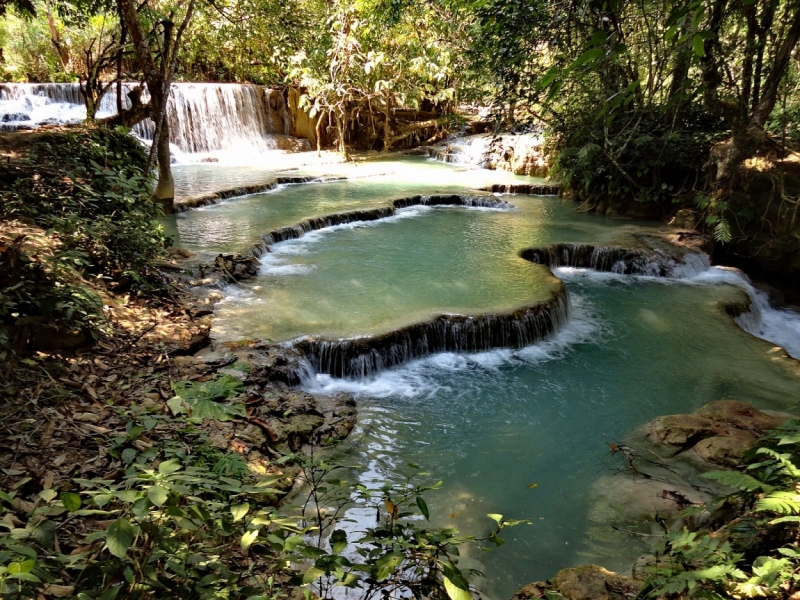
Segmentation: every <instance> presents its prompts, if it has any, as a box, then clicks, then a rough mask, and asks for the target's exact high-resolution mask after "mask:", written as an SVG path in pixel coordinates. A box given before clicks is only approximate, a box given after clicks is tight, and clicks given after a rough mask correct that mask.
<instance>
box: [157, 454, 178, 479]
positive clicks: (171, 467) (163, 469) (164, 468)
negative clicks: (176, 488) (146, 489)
mask: <svg viewBox="0 0 800 600" xmlns="http://www.w3.org/2000/svg"><path fill="white" fill-rule="evenodd" d="M180 470H181V461H180V460H178V459H177V458H171V459H169V460H165V461H164V462H162V463H161V464H160V465H158V472H159V473H161V474H162V475H169V474H170V473H175V472H176V471H180Z"/></svg>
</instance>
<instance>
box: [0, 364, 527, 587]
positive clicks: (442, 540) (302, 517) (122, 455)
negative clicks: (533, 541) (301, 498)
mask: <svg viewBox="0 0 800 600" xmlns="http://www.w3.org/2000/svg"><path fill="white" fill-rule="evenodd" d="M174 387H175V390H176V393H177V394H178V395H177V396H176V397H175V398H173V399H172V400H171V401H170V403H169V405H170V407H171V408H172V409H173V410H174V409H175V407H180V409H181V410H178V411H177V413H178V414H177V415H176V416H173V415H166V414H158V413H152V412H147V411H145V410H143V409H135V408H130V409H120V411H121V412H120V416H121V417H123V421H124V422H125V427H124V431H123V430H119V431H118V433H117V434H116V435H114V436H112V437H111V438H110V440H109V445H108V447H107V452H108V454H109V455H110V456H112V457H114V458H115V459H116V461H117V462H116V465H117V466H116V471H114V472H113V473H112V474H110V475H109V476H107V477H104V478H93V479H85V478H81V477H74V478H72V479H69V480H65V481H63V482H61V483H59V484H58V485H57V486H56V487H51V488H48V489H44V490H41V491H38V493H36V490H31V486H30V484H31V483H32V481H31V480H30V479H23V480H22V481H19V482H17V484H16V485H15V486H14V488H13V489H9V490H6V491H0V514H2V519H0V528H3V529H5V530H6V531H5V533H4V535H1V536H0V595H2V597H3V598H9V599H10V600H22V599H26V598H34V597H38V596H39V595H40V594H43V595H45V596H55V597H71V598H76V599H77V600H91V599H97V600H114V599H115V598H132V599H135V598H165V599H166V598H176V599H177V598H197V599H199V600H203V599H222V598H248V599H249V600H276V599H278V598H284V597H288V596H289V595H290V593H291V590H292V588H296V587H301V588H304V590H305V595H306V597H310V596H311V593H313V594H315V595H316V596H317V597H321V598H332V597H338V596H337V592H336V591H335V590H336V589H337V588H341V587H342V586H344V587H347V588H349V589H350V590H352V591H353V592H360V595H361V597H362V598H364V599H367V598H377V597H379V596H380V597H397V596H398V595H402V596H404V597H405V596H407V595H408V594H409V593H411V594H413V595H414V596H415V597H417V598H421V597H427V598H441V599H445V598H449V599H450V600H469V599H470V598H471V594H470V586H469V583H468V578H469V576H470V575H471V574H472V572H471V571H466V572H464V571H462V570H460V569H459V567H458V566H457V561H458V546H460V545H462V544H465V543H468V544H469V543H471V544H482V543H484V542H490V543H493V544H495V545H498V546H499V545H501V544H502V543H503V541H502V539H500V538H499V537H498V535H497V534H498V533H499V532H500V530H501V529H502V528H504V527H507V526H511V525H515V524H517V523H518V522H516V521H504V520H503V519H502V517H501V516H500V515H489V517H490V518H491V519H493V520H494V522H495V526H494V528H493V531H492V532H491V533H490V534H489V535H488V536H487V537H486V538H484V539H482V540H477V539H475V538H472V537H464V536H459V535H458V532H457V531H455V530H453V529H437V528H431V527H428V526H426V525H425V524H424V522H423V521H422V518H423V517H424V519H428V518H429V511H428V506H427V503H426V502H425V500H424V499H423V494H424V493H425V492H427V491H429V490H432V489H435V488H437V487H438V486H439V483H436V484H433V485H420V484H417V483H415V481H414V480H415V479H417V478H421V477H426V478H427V477H428V474H424V473H419V472H418V469H419V468H418V467H416V466H414V465H412V467H413V468H414V471H413V473H412V474H411V475H408V476H407V477H406V478H405V480H403V481H401V482H400V483H392V484H386V485H384V486H383V487H381V488H379V489H374V490H368V489H367V488H366V487H364V486H362V485H354V484H351V483H348V482H347V481H345V480H341V479H337V478H336V477H335V475H336V473H337V472H338V471H340V470H347V469H349V467H346V466H343V465H338V464H335V463H330V462H328V461H326V460H325V459H320V458H319V457H318V456H315V455H314V454H311V455H288V456H284V457H281V458H277V459H276V460H273V461H272V462H273V466H274V467H277V468H274V469H271V470H272V473H268V474H265V473H264V470H263V468H255V469H251V467H250V464H249V463H248V461H247V460H246V459H245V458H244V457H243V456H241V455H239V454H237V453H236V452H225V451H222V450H220V449H219V448H218V447H216V446H214V445H213V443H212V441H211V440H210V438H209V437H208V435H207V434H206V431H207V430H208V428H209V426H211V427H213V426H215V423H217V417H218V416H222V417H223V420H226V419H228V418H240V417H239V416H238V415H237V416H232V415H231V414H229V413H228V412H221V413H220V412H217V411H214V410H213V409H209V407H208V406H204V405H205V404H209V403H222V402H227V404H220V406H228V407H233V406H241V398H237V396H238V392H239V391H240V390H241V384H238V385H237V384H234V383H233V381H232V378H231V377H230V376H227V375H225V376H220V377H217V378H215V379H213V380H210V381H208V382H205V383H197V382H194V383H190V382H180V383H178V384H176V385H175V386H174ZM187 411H191V414H190V415H187ZM234 412H235V411H234ZM216 426H218V425H216ZM288 472H291V473H299V475H298V476H297V477H298V478H299V479H300V480H301V482H302V483H305V484H306V485H307V486H308V487H307V490H308V499H307V502H306V505H305V507H304V509H303V510H302V511H300V510H299V508H298V507H291V506H290V507H285V508H281V509H278V508H276V507H275V506H274V504H275V499H276V498H277V497H280V496H281V495H282V494H283V492H282V491H281V489H283V486H282V485H281V486H278V483H279V481H280V480H284V479H285V478H286V477H287V475H286V473H288ZM281 483H285V482H281ZM279 487H280V488H281V489H279ZM32 492H33V493H34V494H35V496H32V495H31V493H32ZM354 503H356V504H358V505H359V506H365V505H366V506H369V507H372V508H373V509H375V510H376V512H377V517H376V523H375V525H374V526H368V527H366V528H365V529H364V530H363V531H358V530H356V528H355V527H352V526H350V527H347V526H346V525H345V524H346V523H349V522H350V521H348V519H347V517H346V509H347V508H348V507H350V506H352V505H353V504H354ZM350 523H352V522H350ZM346 530H347V531H346Z"/></svg>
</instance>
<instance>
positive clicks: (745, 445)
mask: <svg viewBox="0 0 800 600" xmlns="http://www.w3.org/2000/svg"><path fill="white" fill-rule="evenodd" d="M756 439H757V437H756V436H755V435H753V434H752V433H750V432H749V431H744V430H743V429H736V428H731V429H729V430H728V431H727V432H726V434H725V435H718V436H714V437H710V438H706V439H704V440H701V441H700V442H698V443H697V444H696V445H695V446H694V448H693V450H694V451H695V453H696V454H697V455H698V456H699V457H700V458H702V459H703V460H705V461H706V462H709V463H711V464H714V465H719V466H721V467H730V468H733V467H737V466H739V465H740V464H742V461H743V459H744V453H745V452H747V450H749V449H750V448H751V447H752V446H753V444H754V443H755V441H756Z"/></svg>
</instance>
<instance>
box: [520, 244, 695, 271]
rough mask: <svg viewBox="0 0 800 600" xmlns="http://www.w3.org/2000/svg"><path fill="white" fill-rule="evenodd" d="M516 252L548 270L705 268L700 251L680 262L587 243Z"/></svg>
mask: <svg viewBox="0 0 800 600" xmlns="http://www.w3.org/2000/svg"><path fill="white" fill-rule="evenodd" d="M519 255H520V257H522V258H524V259H525V260H529V261H531V262H534V263H537V264H540V265H545V266H548V267H550V268H551V269H555V268H558V267H575V268H581V269H592V270H594V271H604V272H608V273H619V274H620V275H645V276H650V277H682V278H685V277H691V276H692V275H694V274H697V273H699V272H702V271H705V270H707V269H708V267H709V262H708V257H707V256H706V255H705V254H701V253H687V254H686V255H685V256H684V257H683V262H678V261H676V260H675V258H673V257H672V256H668V255H667V254H664V253H662V252H659V251H655V250H650V251H647V250H632V249H630V248H623V247H620V246H594V245H591V244H552V245H550V246H543V247H541V248H526V249H525V250H522V251H520V253H519Z"/></svg>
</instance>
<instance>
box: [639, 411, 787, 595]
mask: <svg viewBox="0 0 800 600" xmlns="http://www.w3.org/2000/svg"><path fill="white" fill-rule="evenodd" d="M798 464H800V421H788V422H787V423H785V424H784V425H782V426H781V427H779V428H777V429H775V430H773V431H772V432H770V434H769V435H768V436H765V438H763V439H762V443H761V445H760V447H759V448H757V449H756V450H754V451H752V456H751V458H750V460H749V463H748V464H747V466H746V467H744V468H743V469H742V470H740V471H712V472H709V473H707V474H706V475H705V476H706V477H707V478H709V479H713V480H715V481H717V482H719V483H722V484H723V485H725V486H727V487H730V488H732V489H734V490H736V491H735V492H733V493H732V494H731V495H729V496H726V497H724V498H721V499H719V500H718V501H717V504H718V507H719V509H720V512H721V513H723V512H724V513H726V514H727V517H726V518H725V519H724V521H723V524H722V525H721V526H720V527H718V528H717V529H716V530H715V531H699V532H694V531H688V530H684V531H680V532H676V533H673V534H670V535H669V536H668V539H667V543H666V548H665V552H664V556H663V557H661V558H660V560H659V561H658V566H657V567H655V568H654V569H653V574H652V575H651V577H650V578H649V580H648V582H647V585H646V586H645V588H644V589H643V591H642V594H641V595H640V596H641V597H642V598H657V597H660V596H662V595H663V594H682V596H681V597H685V598H714V599H722V598H729V597H734V598H756V597H767V598H788V597H789V596H791V594H792V593H793V592H794V591H796V590H797V589H798V586H800V468H798V466H797V465H798ZM707 508H708V507H703V508H702V509H698V508H692V509H687V510H689V511H690V512H692V513H696V512H697V511H698V510H707ZM731 514H733V517H731Z"/></svg>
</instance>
